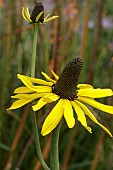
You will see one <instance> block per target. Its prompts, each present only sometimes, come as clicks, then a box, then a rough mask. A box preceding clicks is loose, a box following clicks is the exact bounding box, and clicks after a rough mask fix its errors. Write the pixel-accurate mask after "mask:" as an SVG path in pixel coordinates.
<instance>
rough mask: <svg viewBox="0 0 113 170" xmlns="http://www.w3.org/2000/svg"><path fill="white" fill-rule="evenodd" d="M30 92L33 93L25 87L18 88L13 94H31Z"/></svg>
mask: <svg viewBox="0 0 113 170" xmlns="http://www.w3.org/2000/svg"><path fill="white" fill-rule="evenodd" d="M32 92H33V90H31V89H29V88H28V87H25V86H22V87H18V88H16V89H15V90H14V93H32Z"/></svg>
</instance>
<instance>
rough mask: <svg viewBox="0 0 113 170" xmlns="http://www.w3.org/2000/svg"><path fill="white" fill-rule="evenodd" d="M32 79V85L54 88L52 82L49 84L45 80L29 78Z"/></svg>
mask: <svg viewBox="0 0 113 170" xmlns="http://www.w3.org/2000/svg"><path fill="white" fill-rule="evenodd" d="M28 78H29V79H30V81H31V82H32V83H36V84H41V85H47V86H52V85H53V83H52V82H47V81H45V80H42V79H37V78H32V77H28Z"/></svg>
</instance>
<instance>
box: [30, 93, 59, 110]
mask: <svg viewBox="0 0 113 170" xmlns="http://www.w3.org/2000/svg"><path fill="white" fill-rule="evenodd" d="M46 96H47V98H48V100H47V98H46ZM57 99H58V97H57V96H55V95H54V94H53V93H50V94H45V95H44V96H43V97H42V98H41V99H40V100H39V101H38V103H37V104H36V105H34V106H33V107H32V108H33V110H34V111H37V110H39V109H40V108H42V107H43V106H44V105H46V104H47V103H51V102H53V101H56V100H57Z"/></svg>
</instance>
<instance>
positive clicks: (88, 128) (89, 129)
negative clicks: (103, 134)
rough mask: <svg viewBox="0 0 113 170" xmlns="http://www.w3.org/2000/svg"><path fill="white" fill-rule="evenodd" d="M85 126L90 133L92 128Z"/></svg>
mask: <svg viewBox="0 0 113 170" xmlns="http://www.w3.org/2000/svg"><path fill="white" fill-rule="evenodd" d="M84 127H85V129H86V130H87V131H88V132H89V133H92V129H91V128H90V127H89V126H84Z"/></svg>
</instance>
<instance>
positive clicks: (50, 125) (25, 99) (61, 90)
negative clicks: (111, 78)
mask: <svg viewBox="0 0 113 170" xmlns="http://www.w3.org/2000/svg"><path fill="white" fill-rule="evenodd" d="M81 68H82V61H81V59H80V58H76V59H73V60H72V61H71V62H70V63H69V64H67V66H66V67H65V68H64V70H63V72H62V74H61V75H60V76H59V77H58V76H57V75H56V74H55V73H54V72H53V71H52V75H53V76H54V79H51V78H50V77H49V76H48V75H47V74H46V73H44V72H42V75H43V76H44V77H45V79H46V80H42V79H37V78H32V77H28V76H25V75H20V74H18V75H17V77H18V79H20V80H21V81H22V82H23V84H24V86H22V87H18V88H17V89H15V91H14V93H15V94H16V95H15V96H12V98H16V99H17V100H16V101H15V102H14V103H13V104H12V106H11V107H10V108H9V109H17V108H20V107H22V106H24V105H25V104H27V103H30V102H32V108H33V110H34V111H37V110H39V109H41V108H42V107H43V106H44V105H46V104H47V103H52V102H55V101H56V105H55V106H54V108H53V109H52V111H51V112H50V113H49V115H48V116H47V118H46V119H45V121H44V123H43V127H42V131H41V134H42V135H43V136H45V135H47V134H49V133H50V132H51V131H52V130H53V129H54V128H55V127H56V126H57V125H58V124H59V122H60V121H61V119H62V117H64V118H65V120H66V123H67V125H68V127H69V128H73V127H74V125H75V117H74V112H73V110H75V112H76V114H77V118H78V121H80V123H81V124H82V126H83V127H84V128H86V129H87V130H88V131H89V132H90V133H92V130H91V128H90V127H89V126H88V125H87V120H86V117H89V118H90V119H91V120H92V121H93V122H94V123H96V124H97V125H99V126H100V127H101V128H103V129H104V130H105V131H106V132H107V133H108V134H109V135H110V136H112V134H111V132H110V131H109V130H108V129H107V128H106V127H104V126H103V125H102V124H101V123H99V121H98V120H97V119H96V117H95V116H94V114H93V113H92V112H91V111H90V110H89V108H88V105H90V106H92V107H94V108H96V109H99V110H101V111H103V112H107V113H110V114H113V106H109V105H104V104H102V103H99V102H98V101H96V100H95V99H96V98H102V97H107V96H112V95H113V91H112V90H111V89H100V88H97V89H94V88H93V86H91V85H89V84H77V82H78V78H79V74H80V71H81ZM33 101H34V104H33ZM86 104H87V105H86Z"/></svg>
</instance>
